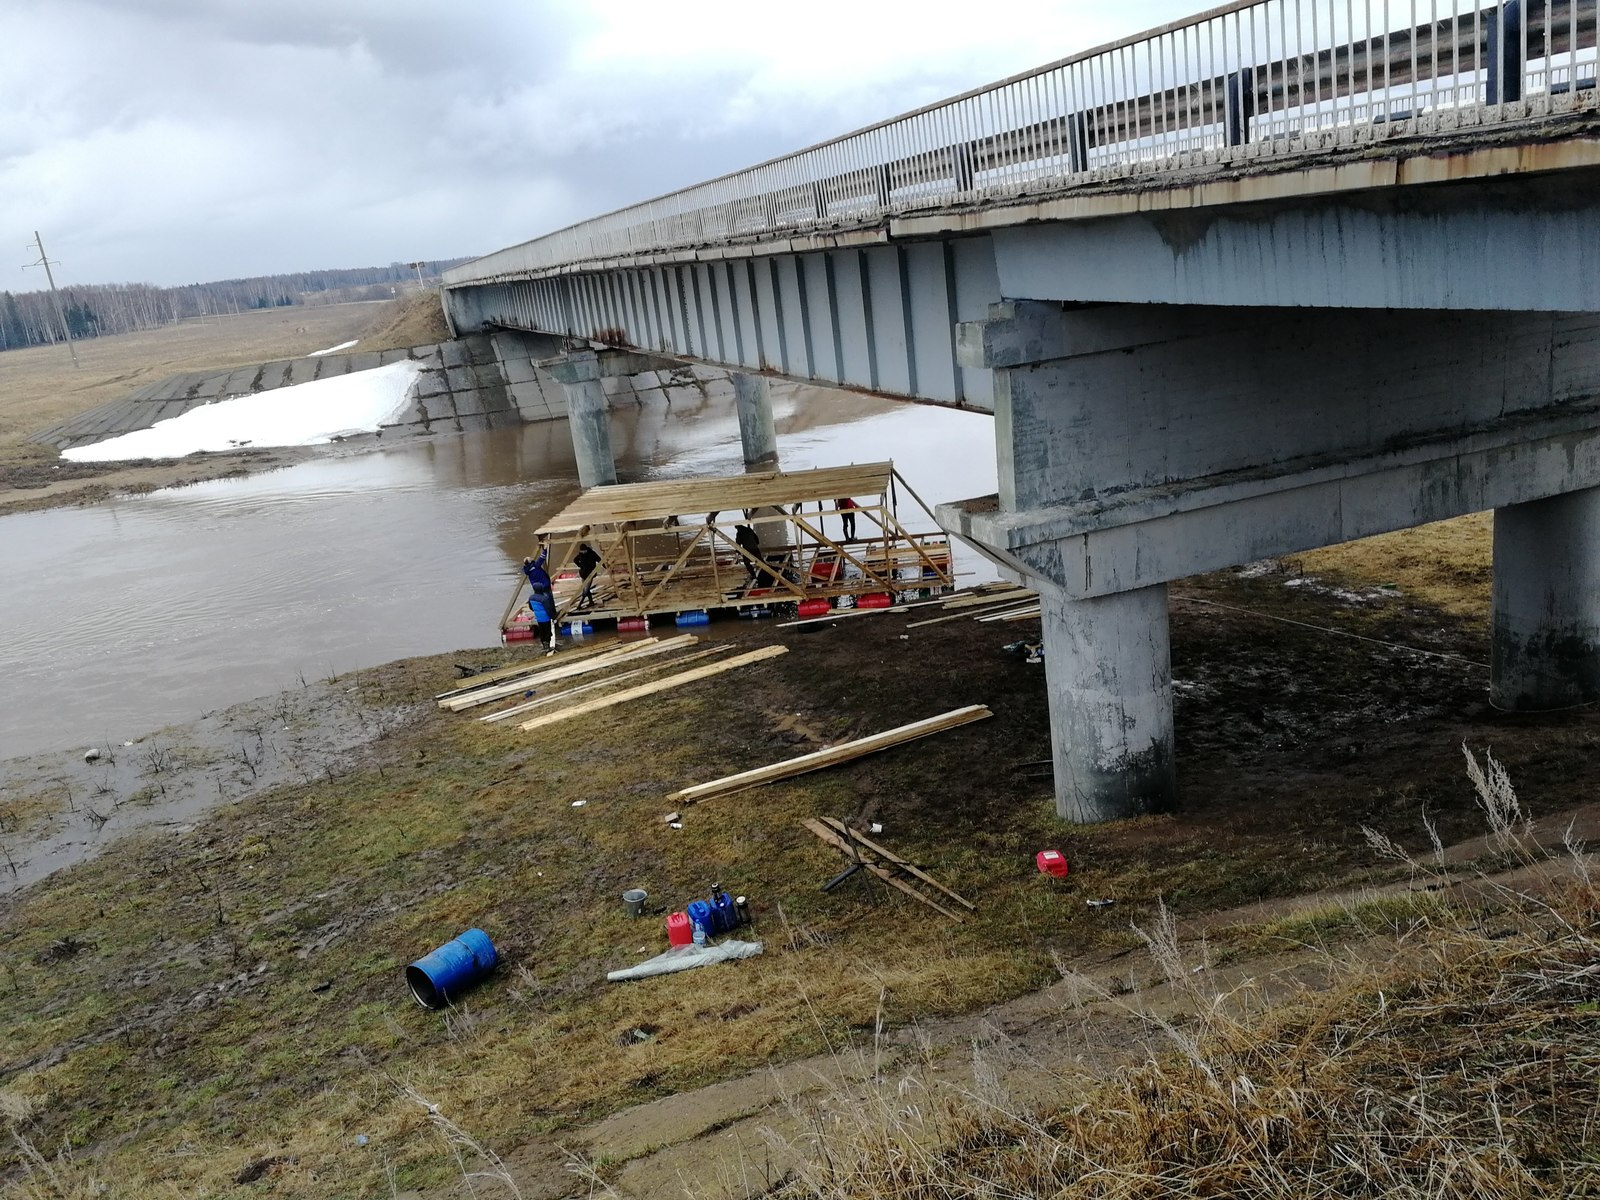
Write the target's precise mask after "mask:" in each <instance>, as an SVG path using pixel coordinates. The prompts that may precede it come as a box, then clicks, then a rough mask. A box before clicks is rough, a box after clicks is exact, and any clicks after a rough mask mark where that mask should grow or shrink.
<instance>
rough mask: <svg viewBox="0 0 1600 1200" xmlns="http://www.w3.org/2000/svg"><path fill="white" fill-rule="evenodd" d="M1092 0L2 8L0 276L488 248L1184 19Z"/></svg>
mask: <svg viewBox="0 0 1600 1200" xmlns="http://www.w3.org/2000/svg"><path fill="white" fill-rule="evenodd" d="M1074 8H1077V9H1079V11H1078V12H1077V13H1073V12H1072V9H1074ZM1081 9H1082V6H1081V4H1080V5H1073V4H1071V3H1069V2H1068V0H1018V2H1017V3H1015V4H1013V5H1010V6H1008V11H1005V12H1002V13H999V14H994V15H991V17H990V18H989V20H987V21H976V20H975V19H974V17H973V16H972V14H971V9H970V7H967V8H964V9H963V8H959V7H957V6H956V5H954V4H953V3H952V4H949V5H948V11H945V10H944V9H941V6H940V5H938V4H934V5H931V6H922V7H919V8H918V9H917V10H916V15H915V19H914V20H908V19H907V18H908V15H909V13H910V11H911V10H908V9H906V8H905V7H903V6H895V7H894V8H893V9H889V8H887V7H885V8H883V9H881V10H879V9H875V8H865V9H863V8H862V7H861V6H859V5H857V6H851V5H848V4H845V3H842V2H840V0H819V2H818V3H814V4H812V5H811V6H809V7H808V8H806V9H804V10H796V11H788V10H778V9H757V8H755V7H754V6H751V5H749V4H748V3H747V2H746V3H740V4H735V3H733V2H732V0H700V2H698V3H694V4H677V5H662V4H660V3H659V2H657V3H655V4H646V3H643V2H642V0H615V2H614V3H611V4H608V5H606V6H605V7H604V8H597V9H593V10H586V9H582V8H579V7H577V6H574V5H571V4H564V3H558V2H556V0H516V2H515V3H506V2H503V0H501V2H490V0H467V2H466V3H462V4H457V5H441V4H439V3H437V0H426V2H424V0H272V2H271V3H263V2H261V0H115V2H112V0H48V2H45V0H11V3H10V4H8V5H7V14H6V20H5V30H4V34H5V37H4V39H3V41H0V112H3V113H5V114H7V119H6V120H5V121H4V122H0V247H3V246H4V239H5V238H10V239H12V241H13V242H14V243H15V246H16V249H15V250H14V252H13V255H12V256H11V258H6V257H5V256H4V255H0V288H3V289H11V290H27V289H31V288H35V287H37V286H39V284H40V281H39V280H38V279H37V275H38V273H37V272H31V271H30V272H27V273H23V272H21V271H20V270H19V269H18V268H17V266H16V265H15V264H20V263H21V262H22V261H23V260H24V259H25V258H26V257H27V255H26V254H25V252H24V251H23V250H22V249H21V247H22V245H23V243H24V242H26V241H27V240H28V239H29V238H30V237H31V233H32V230H34V229H35V228H38V229H40V230H42V231H43V232H44V234H45V237H46V240H47V244H48V245H49V247H50V250H51V252H52V254H53V255H54V256H56V257H58V258H60V259H62V260H63V263H64V266H63V269H62V272H61V276H62V278H63V280H66V281H73V282H104V281H111V280H149V281H152V282H156V283H181V282H188V281H192V280H201V279H214V278H223V277H228V276H236V275H247V274H257V273H266V272H272V271H287V270H297V269H302V268H312V267H320V266H358V265H368V264H373V263H383V262H389V261H392V260H395V259H411V258H417V257H430V258H431V257H446V256H452V255H457V254H471V253H479V252H484V251H488V250H491V249H494V248H497V247H498V246H501V245H505V244H509V243H511V242H516V241H522V240H525V239H527V238H529V237H533V236H535V235H537V234H539V233H541V232H545V231H547V230H550V229H553V228H557V227H559V226H561V225H563V224H567V223H570V222H571V221H574V220H578V219H581V218H583V217H585V216H589V215H594V214H596V213H599V212H603V211H606V210H609V209H612V208H615V207H618V206H620V205H622V204H624V203H628V202H631V201H634V200H639V199H644V198H646V197H649V196H652V195H656V194H659V193H661V192H665V191H669V190H671V189H673V188H675V187H679V186H683V185H685V184H688V183H692V182H695V181H697V180H700V179H704V178H708V177H710V176H712V175H715V174H719V173H721V172H724V171H728V170H732V169H735V168H737V167H740V166H743V165H747V164H749V163H752V162H755V161H759V160H761V159H765V158H769V157H772V156H774V155H777V154H781V153H784V152H787V151H789V150H794V149H798V148H800V147H801V146H803V145H806V144H809V143H811V142H814V141H818V140H821V139H823V138H825V137H828V136H832V135H835V134H838V133H842V132H845V131H847V130H849V129H851V128H854V127H856V126H859V125H861V124H865V123H868V122H870V121H873V120H876V119H880V118H882V117H886V116H890V115H892V114H893V113H895V112H897V111H903V110H905V109H907V108H910V107H914V106H916V105H919V104H922V103H925V102H928V101H930V100H933V99H937V98H939V97H940V96H943V95H947V94H951V93H953V92H956V91H959V90H961V89H963V88H966V87H969V86H973V85H975V84H978V83H981V82H983V81H985V80H987V79H990V78H995V77H998V76H1000V75H1003V74H1007V73H1010V72H1012V71H1016V70H1019V69H1023V68H1026V67H1027V66H1030V65H1034V63H1035V62H1036V61H1043V60H1047V59H1049V58H1053V57H1058V56H1060V55H1063V54H1066V53H1069V52H1071V51H1072V50H1075V49H1081V48H1083V47H1085V46H1087V45H1091V44H1093V43H1095V42H1097V41H1100V40H1103V39H1104V38H1106V37H1109V36H1114V35H1118V34H1122V33H1127V32H1131V31H1133V30H1135V29H1137V28H1139V27H1141V26H1142V25H1146V24H1152V23H1155V22H1156V21H1159V20H1164V19H1167V18H1169V17H1171V16H1174V15H1178V14H1180V13H1182V12H1184V11H1187V9H1186V8H1185V7H1183V6H1180V5H1178V4H1177V3H1176V2H1175V0H1138V2H1137V3H1133V4H1130V5H1125V6H1124V7H1123V9H1122V10H1121V11H1120V12H1119V13H1118V14H1117V15H1116V18H1115V21H1114V23H1108V22H1107V21H1106V20H1105V19H1104V18H1100V19H1099V23H1097V24H1090V23H1086V22H1085V20H1084V18H1083V14H1082V12H1081Z"/></svg>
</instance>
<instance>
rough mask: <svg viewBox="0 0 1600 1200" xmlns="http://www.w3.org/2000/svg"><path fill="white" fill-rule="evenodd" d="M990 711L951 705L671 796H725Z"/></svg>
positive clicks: (695, 799) (691, 799)
mask: <svg viewBox="0 0 1600 1200" xmlns="http://www.w3.org/2000/svg"><path fill="white" fill-rule="evenodd" d="M993 715H994V714H992V713H991V712H990V711H989V710H988V709H987V708H985V707H984V706H983V705H981V704H971V705H968V706H967V707H965V708H954V709H951V710H950V711H949V712H947V713H940V714H939V715H938V716H936V717H928V718H927V719H925V720H922V721H913V722H911V724H909V725H900V726H897V727H895V728H894V729H886V730H884V731H883V732H882V733H874V734H871V735H870V736H868V737H864V738H856V739H855V740H854V741H849V742H841V743H840V744H839V745H837V746H830V747H828V748H827V749H826V750H814V751H812V752H811V753H810V754H802V755H801V756H800V757H799V758H791V759H788V760H787V761H785V762H780V763H772V764H770V765H768V766H765V767H757V768H755V769H754V770H752V771H741V772H740V773H739V774H737V775H728V776H725V777H724V778H722V779H713V780H712V781H711V782H709V783H698V784H695V785H694V786H693V787H686V788H684V789H683V790H682V791H678V792H674V793H673V796H672V798H673V799H674V800H677V801H679V802H680V803H682V804H697V803H699V802H700V801H701V800H707V799H710V798H711V797H713V796H726V795H729V794H731V793H733V792H742V791H744V790H745V789H746V788H753V787H759V786H760V785H761V784H764V783H772V782H774V781H776V780H779V779H789V778H792V777H793V776H795V775H804V774H806V773H807V772H809V771H820V770H822V769H823V768H824V767H831V766H834V765H835V764H837V763H842V762H849V761H850V760H851V759H855V758H861V757H863V756H864V755H867V754H872V753H875V752H876V751H879V750H887V749H889V748H890V747H892V746H899V745H903V744H904V743H906V742H911V741H915V740H916V739H917V738H921V737H927V736H928V735H929V734H934V733H942V732H944V731H945V730H946V729H955V728H957V727H958V726H961V725H968V724H971V723H972V722H973V721H981V720H983V719H984V718H985V717H989V716H993Z"/></svg>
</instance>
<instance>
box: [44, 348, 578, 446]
mask: <svg viewBox="0 0 1600 1200" xmlns="http://www.w3.org/2000/svg"><path fill="white" fill-rule="evenodd" d="M497 347H498V349H500V350H501V351H502V352H503V353H504V355H506V356H508V357H506V358H505V359H504V360H503V359H502V357H501V356H500V355H497V353H496V351H497ZM529 353H530V352H529V350H528V349H526V348H524V347H523V346H522V345H521V343H520V342H518V341H517V340H515V339H506V340H504V341H503V342H497V341H496V340H494V339H492V338H490V337H488V336H482V335H475V336H472V337H467V338H461V339H459V340H456V341H451V342H442V343H438V344H433V345H424V346H411V347H405V348H400V349H393V350H383V351H373V350H367V351H361V352H358V353H353V354H325V355H318V356H316V357H306V358H296V359H280V360H276V361H273V362H267V363H260V364H255V365H246V366H240V367H231V368H227V369H224V370H219V371H210V372H204V371H202V372H186V373H184V374H181V375H174V376H172V377H170V378H168V379H165V380H162V381H161V382H159V383H154V384H146V385H144V386H143V387H141V388H140V389H139V390H138V391H137V392H134V393H132V394H131V395H129V396H125V397H123V398H122V399H120V400H113V401H111V402H110V403H109V404H104V405H101V406H100V407H99V408H96V409H92V410H91V411H89V412H86V413H80V414H78V415H77V416H75V417H73V418H72V419H71V420H68V421H64V422H62V423H61V424H59V425H56V426H53V427H51V428H50V429H46V430H44V431H43V432H41V433H38V434H35V435H34V436H33V438H32V439H31V440H33V441H36V442H40V443H43V444H45V445H49V446H54V447H56V448H57V449H58V450H64V449H67V448H68V447H70V446H80V445H85V444H88V443H92V442H100V441H105V440H106V439H108V438H112V437H117V436H119V435H121V434H124V433H131V432H133V431H134V430H137V429H145V428H148V427H149V426H151V425H153V424H155V423H156V422H157V421H165V420H168V419H169V418H172V417H176V416H179V415H181V414H183V413H185V412H188V411H189V410H190V409H191V408H195V407H197V406H199V405H201V404H208V403H212V402H214V401H217V400H222V399H226V398H227V397H230V396H240V395H250V394H254V393H257V392H265V391H271V390H274V389H276V388H281V387H289V386H293V385H295V384H300V383H308V382H311V381H312V380H316V379H331V378H334V377H336V376H340V375H347V374H350V373H351V372H354V371H367V370H371V369H373V368H375V367H378V366H388V365H389V364H391V363H397V362H407V361H414V362H417V363H419V364H420V365H421V366H422V372H421V374H419V376H418V378H417V385H416V389H415V391H414V395H415V396H416V398H417V404H416V406H415V407H414V408H413V409H412V411H411V412H409V413H408V414H407V415H406V418H405V419H404V420H402V421H399V422H397V423H396V425H395V426H392V427H391V428H399V429H402V430H403V429H406V428H408V427H411V426H415V427H416V429H417V432H430V431H431V430H432V429H433V428H435V427H438V428H445V429H452V430H458V429H488V428H493V427H495V426H498V425H503V424H509V423H512V422H516V421H534V420H550V419H554V418H558V417H562V416H565V415H566V402H565V397H564V396H563V395H561V389H560V387H559V386H558V385H557V384H556V383H555V382H554V380H548V379H542V380H539V382H538V384H536V386H535V387H534V389H533V394H532V395H531V396H530V397H528V403H527V404H526V406H524V404H523V403H522V398H521V397H518V396H515V395H513V393H512V391H511V389H509V388H508V386H507V375H508V369H509V371H510V372H512V373H515V374H516V375H517V376H518V377H521V378H525V379H537V378H538V377H539V376H541V375H542V372H538V371H536V369H535V368H534V366H533V363H532V361H531V360H530V357H529Z"/></svg>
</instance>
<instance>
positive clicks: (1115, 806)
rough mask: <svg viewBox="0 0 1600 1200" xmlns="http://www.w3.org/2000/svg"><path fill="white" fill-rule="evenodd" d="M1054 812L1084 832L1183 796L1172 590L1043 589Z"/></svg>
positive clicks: (1166, 805)
mask: <svg viewBox="0 0 1600 1200" xmlns="http://www.w3.org/2000/svg"><path fill="white" fill-rule="evenodd" d="M1040 602H1041V605H1040V606H1041V612H1042V616H1041V618H1040V619H1041V623H1042V625H1043V629H1044V647H1045V657H1044V667H1045V689H1046V694H1047V695H1048V697H1049V701H1050V734H1051V737H1050V741H1051V753H1052V756H1053V758H1054V759H1055V780H1056V810H1057V811H1058V812H1059V813H1060V814H1061V815H1062V816H1063V817H1065V818H1066V819H1067V820H1069V821H1074V822H1077V823H1079V824H1090V823H1094V822H1098V821H1111V820H1117V819H1120V818H1123V817H1132V816H1138V815H1139V814H1141V813H1148V812H1162V811H1165V810H1166V809H1168V808H1170V807H1172V805H1173V803H1174V801H1175V799H1176V797H1177V788H1178V785H1177V776H1176V771H1175V765H1174V759H1173V751H1172V664H1171V659H1170V655H1169V651H1168V640H1167V588H1166V585H1165V584H1158V585H1156V586H1155V587H1147V588H1140V589H1139V590H1138V591H1133V592H1122V593H1120V594H1118V595H1113V596H1096V597H1094V598H1092V599H1087V600H1072V599H1068V598H1066V597H1064V596H1062V595H1060V593H1059V592H1057V591H1055V590H1054V589H1053V588H1050V587H1049V586H1048V585H1045V586H1043V587H1042V588H1041V590H1040Z"/></svg>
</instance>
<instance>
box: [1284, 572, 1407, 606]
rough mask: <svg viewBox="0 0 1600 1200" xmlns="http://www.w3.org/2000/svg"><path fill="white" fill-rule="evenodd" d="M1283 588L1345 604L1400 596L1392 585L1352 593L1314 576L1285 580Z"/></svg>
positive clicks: (1396, 588) (1387, 584)
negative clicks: (1294, 589)
mask: <svg viewBox="0 0 1600 1200" xmlns="http://www.w3.org/2000/svg"><path fill="white" fill-rule="evenodd" d="M1283 586H1284V587H1286V588H1287V587H1292V588H1305V589H1307V590H1308V591H1312V592H1316V593H1318V594H1319V595H1323V596H1332V597H1333V598H1334V599H1335V600H1343V601H1344V602H1345V603H1347V604H1370V603H1371V602H1372V601H1374V600H1393V599H1395V598H1397V597H1398V596H1399V595H1400V589H1399V588H1398V587H1397V586H1396V585H1394V584H1392V583H1385V584H1380V585H1379V586H1378V587H1375V588H1368V589H1367V590H1366V591H1361V592H1357V591H1353V590H1351V589H1350V588H1342V587H1334V586H1333V585H1332V584H1327V583H1323V582H1322V580H1321V579H1319V578H1318V577H1317V576H1315V575H1298V576H1296V577H1295V578H1293V579H1285V580H1284V581H1283Z"/></svg>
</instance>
